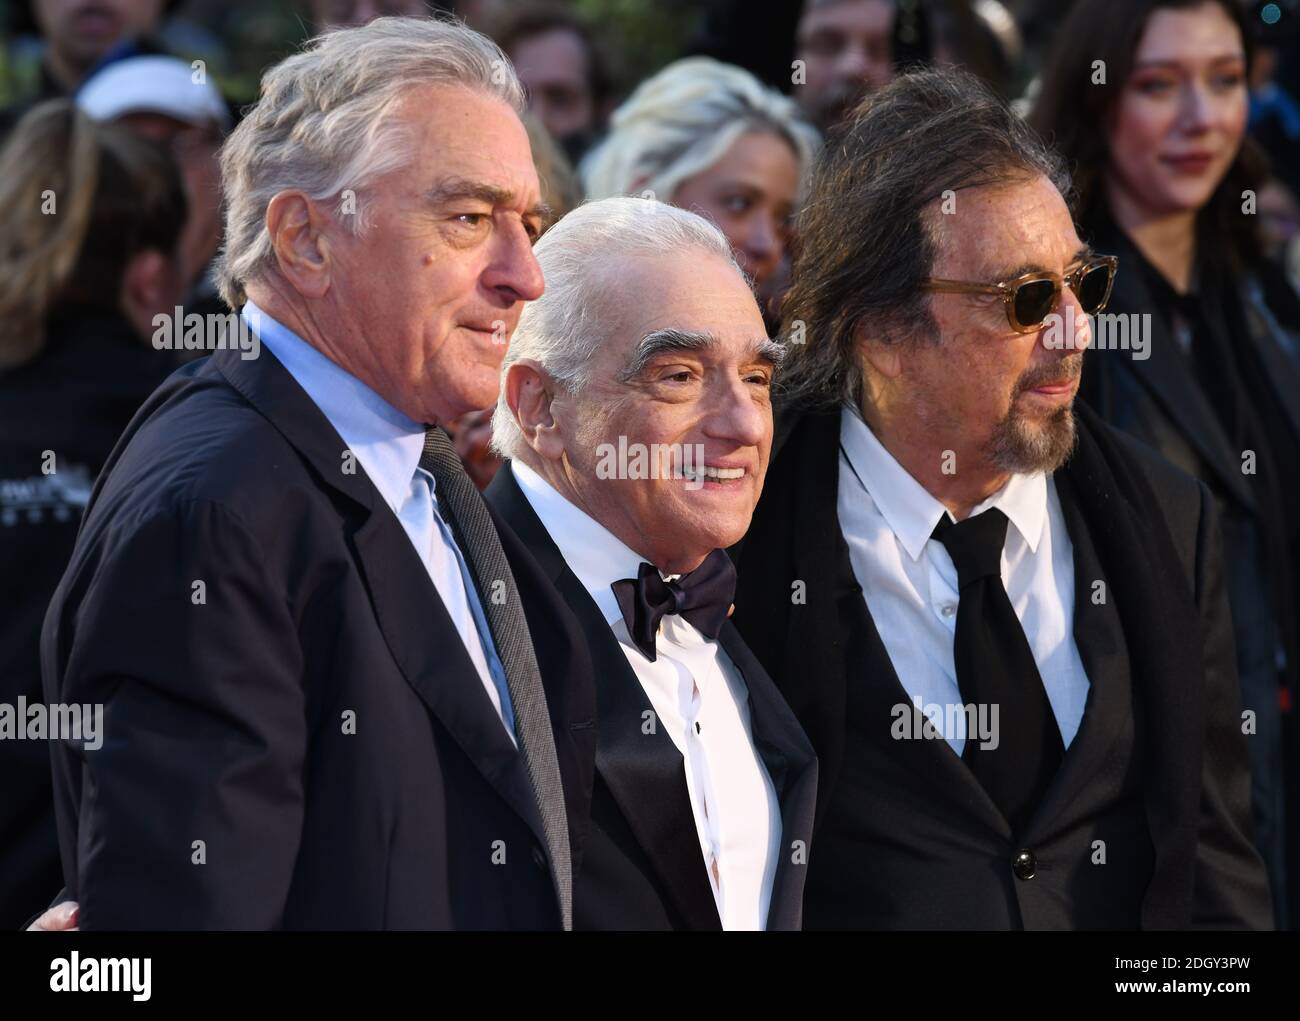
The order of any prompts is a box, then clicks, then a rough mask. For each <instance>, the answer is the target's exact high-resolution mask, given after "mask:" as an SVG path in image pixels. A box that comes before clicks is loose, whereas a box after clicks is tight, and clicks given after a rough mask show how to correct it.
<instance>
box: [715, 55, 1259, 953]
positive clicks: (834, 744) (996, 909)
mask: <svg viewBox="0 0 1300 1021" xmlns="http://www.w3.org/2000/svg"><path fill="white" fill-rule="evenodd" d="M1067 190H1068V181H1067V180H1066V176H1065V174H1064V172H1063V171H1062V169H1061V168H1060V166H1059V163H1058V161H1057V160H1056V158H1055V157H1054V156H1053V154H1051V153H1050V152H1049V151H1048V150H1047V149H1045V148H1044V147H1043V146H1042V145H1041V143H1039V142H1038V141H1037V139H1035V138H1034V137H1033V136H1032V135H1031V133H1030V132H1029V131H1028V129H1027V128H1026V127H1025V126H1024V125H1023V124H1022V123H1021V122H1020V121H1019V120H1018V119H1017V118H1016V117H1015V116H1014V115H1013V114H1012V113H1011V112H1010V111H1009V110H1007V108H1006V107H1005V106H1004V105H1003V104H1002V103H1001V102H1000V101H998V100H997V99H995V98H994V97H993V96H991V95H990V94H989V93H988V92H987V91H986V90H985V89H984V88H983V87H982V86H981V85H979V84H978V83H977V82H976V81H975V79H973V78H971V77H970V76H968V75H966V74H964V73H961V72H953V71H929V72H923V73H920V74H915V75H908V76H904V77H903V78H901V79H899V80H898V81H896V82H895V83H893V84H892V85H890V86H889V87H887V88H886V89H884V90H882V91H881V92H879V93H877V94H875V95H874V96H873V97H871V99H869V100H868V101H866V102H865V103H864V104H863V105H862V106H860V107H859V109H858V111H857V113H856V115H855V117H854V119H853V121H852V123H851V124H850V125H849V126H848V127H847V129H846V132H845V134H844V135H843V137H842V139H841V140H840V142H839V144H837V145H836V146H833V147H830V148H829V149H828V150H827V152H826V153H825V154H824V156H823V160H822V163H821V164H820V166H819V167H818V169H817V172H816V175H815V178H814V183H813V187H812V193H811V195H810V197H809V201H808V206H807V210H806V213H805V215H804V218H803V220H802V222H801V225H800V232H801V240H802V247H801V254H800V256H799V258H798V261H797V262H796V265H795V269H794V285H793V287H792V289H791V291H790V293H789V295H788V297H787V299H786V302H785V305H784V309H783V314H784V317H785V319H784V323H783V333H784V339H785V340H786V342H787V344H788V346H789V353H788V358H787V361H786V365H785V367H784V368H783V373H784V375H785V387H786V388H787V396H786V400H785V411H784V414H783V415H782V416H781V419H780V421H779V423H778V427H777V437H776V441H775V443H774V446H773V454H772V464H771V468H770V469H769V473H768V482H767V486H766V487H765V489H764V492H763V496H762V499H761V500H760V502H759V506H758V509H757V512H756V514H755V516H754V519H753V525H752V527H751V529H750V532H749V533H748V535H747V536H746V538H745V540H744V544H743V547H742V548H741V549H740V550H739V551H738V553H737V558H738V563H739V577H740V583H739V587H738V590H737V594H736V615H735V621H736V623H737V626H738V627H739V628H740V630H741V632H742V633H743V634H744V635H745V637H746V639H747V640H748V642H749V644H750V646H751V648H752V649H753V650H754V651H755V653H756V654H757V655H758V657H759V659H760V660H761V661H762V662H763V663H764V665H765V666H766V667H767V669H768V671H769V672H770V673H771V674H772V675H773V677H774V678H775V679H776V680H777V682H778V684H780V685H781V686H782V687H783V690H784V692H785V694H786V697H787V699H788V701H789V702H790V704H791V706H792V707H793V708H794V710H795V712H796V714H797V715H798V716H799V717H800V722H801V723H802V724H803V726H804V729H805V730H806V731H807V733H808V735H809V737H810V738H811V740H812V742H813V745H814V747H815V749H816V751H817V755H818V758H819V761H820V776H821V783H820V784H819V791H818V808H817V829H816V831H815V836H814V845H813V846H814V847H815V848H816V851H815V853H814V855H813V857H812V859H811V861H810V863H809V873H808V876H807V882H806V887H805V910H804V923H805V926H806V927H809V928H819V927H822V928H824V927H852V928H912V929H916V928H922V929H948V928H960V929H986V930H987V929H1012V928H1032V929H1038V928H1052V929H1066V928H1110V929H1119V928H1188V927H1193V926H1212V927H1241V928H1267V927H1270V926H1271V925H1272V916H1271V909H1270V905H1269V897H1268V890H1267V883H1266V879H1265V876H1264V872H1263V867H1262V864H1261V862H1260V860H1259V858H1258V856H1257V854H1256V852H1255V850H1254V847H1253V844H1252V839H1251V832H1250V826H1251V823H1250V812H1249V808H1250V805H1249V798H1250V790H1249V776H1248V772H1247V764H1246V746H1245V740H1247V739H1248V738H1244V737H1243V719H1242V716H1241V712H1240V706H1239V696H1238V690H1237V678H1236V674H1235V667H1234V660H1233V653H1232V641H1231V633H1230V627H1229V619H1228V608H1227V603H1226V601H1225V596H1224V588H1223V577H1222V558H1221V554H1220V547H1219V542H1220V540H1219V536H1218V522H1217V518H1216V512H1215V509H1214V504H1213V501H1212V499H1211V498H1210V496H1209V494H1208V492H1207V491H1206V490H1205V488H1204V487H1203V486H1202V485H1200V484H1199V483H1197V482H1195V481H1194V480H1192V479H1191V478H1189V477H1187V476H1185V475H1183V474H1182V473H1180V472H1179V471H1177V470H1176V469H1174V468H1172V467H1171V466H1170V465H1168V464H1167V463H1165V462H1164V461H1162V460H1160V459H1159V458H1158V457H1157V456H1156V455H1155V454H1154V453H1153V452H1151V451H1150V450H1148V449H1147V448H1144V447H1141V446H1139V445H1138V444H1136V443H1134V442H1132V441H1131V440H1128V439H1125V438H1123V437H1121V435H1120V434H1119V433H1117V432H1114V431H1112V430H1111V429H1110V428H1109V427H1107V426H1105V425H1104V424H1102V423H1100V422H1099V420H1097V419H1096V418H1095V416H1093V415H1092V414H1091V413H1089V412H1087V411H1086V410H1085V409H1084V408H1083V407H1082V406H1078V407H1076V406H1075V404H1074V395H1075V391H1076V389H1077V387H1078V381H1079V374H1080V369H1081V367H1082V362H1083V358H1084V357H1085V354H1084V349H1085V348H1086V347H1087V346H1088V344H1089V343H1090V340H1091V335H1090V327H1089V320H1088V318H1087V316H1088V314H1091V313H1095V312H1098V311H1101V310H1102V309H1103V308H1104V307H1105V302H1106V299H1107V297H1108V295H1109V291H1110V286H1111V282H1112V279H1113V277H1114V274H1115V272H1116V263H1115V260H1114V259H1109V258H1104V257H1098V256H1096V255H1094V254H1093V253H1092V252H1091V251H1090V250H1089V249H1088V247H1087V246H1086V245H1084V244H1083V243H1082V242H1081V240H1080V239H1079V237H1078V235H1077V233H1076V231H1075V228H1074V225H1073V223H1072V220H1071V216H1070V212H1069V210H1068V208H1067V206H1066V203H1065V200H1064V199H1063V197H1062V195H1063V193H1065V192H1066V191H1067ZM1063 321H1065V322H1074V323H1076V324H1078V329H1077V332H1075V333H1074V334H1073V335H1072V336H1071V337H1069V338H1068V342H1066V343H1061V342H1060V339H1061V338H1060V324H1061V322H1063ZM1053 338H1055V341H1054V339H1053ZM1247 722H1248V721H1247ZM1246 729H1248V727H1247V728H1246Z"/></svg>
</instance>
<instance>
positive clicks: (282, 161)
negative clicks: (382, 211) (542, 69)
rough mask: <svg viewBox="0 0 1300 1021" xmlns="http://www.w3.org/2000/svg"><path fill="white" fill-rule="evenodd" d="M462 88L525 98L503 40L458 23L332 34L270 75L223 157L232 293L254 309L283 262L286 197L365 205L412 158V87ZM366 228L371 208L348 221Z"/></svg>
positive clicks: (233, 302) (374, 26)
mask: <svg viewBox="0 0 1300 1021" xmlns="http://www.w3.org/2000/svg"><path fill="white" fill-rule="evenodd" d="M439 84H446V85H459V86H463V87H466V88H469V89H472V90H475V91H478V92H482V93H485V94H487V95H489V96H494V97H496V98H498V99H500V100H502V101H503V102H505V103H506V104H507V105H509V106H510V107H511V108H512V109H514V110H515V111H516V112H521V111H522V110H523V109H524V91H523V87H522V86H521V85H520V83H519V79H518V78H517V77H516V75H515V71H514V68H513V67H512V66H511V65H510V61H509V60H508V59H506V56H505V54H504V53H502V52H501V50H500V48H499V47H498V46H497V45H496V43H494V42H492V40H490V39H488V38H487V37H486V36H484V35H480V34H479V33H478V32H475V31H472V30H471V29H469V28H466V27H465V26H464V25H462V24H460V23H459V22H456V21H451V20H445V19H437V18H377V19H375V20H374V21H372V22H370V23H369V24H367V25H363V26H361V27H359V28H346V29H339V30H336V31H331V32H325V33H323V34H322V35H318V36H316V37H315V38H314V39H311V40H309V41H308V42H307V43H306V45H305V47H304V48H303V50H302V51H301V52H299V53H295V54H294V55H292V56H290V57H287V58H285V59H284V60H282V61H280V63H278V64H276V65H275V66H274V67H272V68H271V69H270V70H268V71H267V72H266V73H265V74H264V75H263V76H262V89H261V96H260V98H259V100H258V102H257V104H256V105H255V106H254V107H252V108H251V109H250V110H249V112H248V114H247V116H246V117H245V118H244V119H243V120H242V121H241V122H240V124H239V125H238V127H236V128H235V130H234V131H232V132H231V134H230V137H229V138H228V139H227V140H226V143H225V145H224V146H223V147H222V150H221V186H222V192H223V196H224V201H225V209H226V230H225V244H224V245H223V247H222V250H221V255H220V258H219V261H218V266H217V278H218V282H219V284H220V287H221V296H222V298H224V299H225V301H226V303H227V304H229V305H230V306H231V307H232V308H238V307H239V306H240V305H242V304H243V303H244V300H245V297H246V296H245V293H244V284H245V283H246V282H248V281H249V280H253V279H256V278H257V277H258V276H260V275H261V274H262V273H264V272H265V270H266V269H267V267H268V266H269V265H270V263H271V260H272V251H271V239H270V236H269V235H268V234H267V232H266V227H265V219H266V209H267V206H268V205H269V203H270V201H271V199H272V198H274V197H275V195H276V194H277V193H279V192H281V191H285V190H288V189H298V190H301V191H302V192H303V193H304V194H306V195H308V196H309V197H311V198H312V199H314V200H316V201H320V202H324V201H327V200H331V199H335V198H337V197H339V196H340V195H342V194H343V192H344V191H351V192H352V194H353V197H355V196H356V195H357V194H358V193H360V192H361V191H362V190H364V189H365V188H366V187H367V186H368V185H369V184H371V183H372V182H373V181H375V180H376V179H377V178H379V177H381V176H383V175H384V174H388V173H391V172H392V171H394V170H397V169H399V168H401V167H402V166H404V165H405V163H406V161H407V160H408V159H409V156H410V152H411V146H410V145H409V136H408V128H409V126H408V125H406V124H405V123H403V121H402V120H401V119H400V118H397V117H395V116H393V113H394V110H395V108H396V107H397V106H398V104H399V103H400V102H401V100H402V99H403V97H404V95H405V94H406V93H407V92H408V91H409V90H410V89H412V88H418V87H421V86H427V85H439ZM343 219H344V221H345V222H346V224H347V225H348V227H349V229H350V230H351V231H352V232H353V233H354V234H360V233H361V231H363V230H364V229H365V226H366V224H365V217H364V207H363V206H362V205H361V204H360V203H359V202H358V204H357V211H356V214H355V215H349V216H346V217H343Z"/></svg>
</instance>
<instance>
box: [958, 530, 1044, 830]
mask: <svg viewBox="0 0 1300 1021" xmlns="http://www.w3.org/2000/svg"><path fill="white" fill-rule="evenodd" d="M933 537H934V538H935V539H938V540H939V541H940V542H941V543H943V544H944V546H945V547H946V548H947V550H948V553H949V555H950V556H951V557H952V562H953V565H954V566H955V567H956V568H957V586H958V592H959V595H960V601H959V602H958V604H957V633H956V636H955V637H954V640H953V658H954V659H955V660H956V663H957V686H958V687H959V688H960V689H961V697H962V700H963V701H964V702H965V703H966V704H967V705H974V706H975V707H976V708H977V711H978V709H979V707H981V706H993V705H996V706H997V707H998V718H997V719H998V726H997V730H996V736H997V747H996V748H981V747H980V743H981V742H980V740H979V739H978V737H977V735H975V734H969V733H968V734H967V735H966V746H965V750H964V752H963V753H962V759H963V760H964V761H965V762H966V764H967V765H968V766H969V767H970V770H971V772H972V773H974V774H975V777H976V779H978V780H979V782H980V783H981V784H982V785H983V787H984V789H985V790H986V791H988V793H989V797H991V798H992V799H993V802H994V804H996V805H997V806H998V808H999V809H1000V810H1001V811H1002V814H1003V815H1004V816H1005V817H1006V819H1007V821H1008V822H1009V823H1011V827H1012V829H1013V830H1015V831H1016V833H1020V832H1021V831H1022V830H1023V829H1024V827H1025V824H1026V823H1028V822H1029V818H1030V816H1031V815H1032V814H1033V811H1034V809H1035V808H1036V807H1037V806H1038V802H1039V801H1040V800H1041V798H1042V796H1043V794H1044V792H1045V791H1046V790H1047V787H1048V784H1050V783H1051V781H1052V777H1053V776H1054V775H1055V774H1056V770H1057V768H1058V767H1059V766H1060V764H1061V758H1062V756H1063V755H1064V751H1065V749H1064V745H1063V744H1062V743H1061V731H1060V728H1059V727H1058V726H1057V725H1056V718H1055V717H1054V716H1053V715H1052V707H1051V704H1050V703H1049V702H1048V701H1047V692H1046V691H1044V690H1043V678H1042V676H1041V675H1040V674H1039V673H1038V664H1037V663H1035V662H1034V654H1033V652H1032V651H1031V650H1030V648H1029V641H1028V639H1026V638H1025V632H1024V628H1022V627H1021V626H1020V618H1018V617H1017V616H1016V611H1015V609H1014V608H1013V607H1012V605H1011V600H1010V599H1008V598H1007V590H1006V589H1005V588H1004V587H1003V585H1002V546H1003V544H1004V543H1005V542H1006V538H1007V516H1006V515H1005V514H1003V513H1002V512H1001V511H1000V510H998V509H997V508H990V509H989V510H986V511H984V512H983V513H981V514H976V515H975V516H974V517H970V518H967V519H966V520H965V521H959V522H956V523H954V522H953V521H952V519H951V518H949V517H948V515H947V514H944V516H943V517H942V518H941V519H940V521H939V524H938V525H937V526H936V527H935V530H934V536H933ZM989 718H990V719H992V717H991V716H990V717H989ZM990 743H991V742H990Z"/></svg>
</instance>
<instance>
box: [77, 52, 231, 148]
mask: <svg viewBox="0 0 1300 1021" xmlns="http://www.w3.org/2000/svg"><path fill="white" fill-rule="evenodd" d="M193 76H194V71H193V69H192V68H191V67H190V65H189V64H187V63H185V61H183V60H178V59H177V58H176V57H163V56H148V57H128V58H126V59H125V60H119V61H116V62H114V63H112V64H109V65H108V67H106V68H104V69H103V70H102V71H99V72H97V73H96V74H95V75H94V76H93V77H91V78H90V79H89V80H88V81H87V82H86V83H85V84H84V85H82V87H81V89H80V90H79V91H78V92H77V106H78V107H79V108H80V109H81V111H82V112H83V113H85V114H86V115H87V116H89V117H93V118H94V119H95V120H98V121H111V120H115V119H116V118H118V117H122V116H124V115H126V114H129V113H160V114H165V115H166V116H168V117H174V118H175V119H176V120H178V121H182V122H184V123H186V124H193V125H196V126H199V125H206V124H212V123H215V124H217V125H219V126H220V127H221V129H222V130H226V129H228V128H229V127H230V110H229V108H228V107H227V106H226V103H225V100H223V99H222V98H221V93H220V92H218V91H217V89H216V87H215V86H214V85H212V83H211V82H209V81H207V80H206V78H204V80H203V81H202V82H201V83H196V82H195V81H194V77H193Z"/></svg>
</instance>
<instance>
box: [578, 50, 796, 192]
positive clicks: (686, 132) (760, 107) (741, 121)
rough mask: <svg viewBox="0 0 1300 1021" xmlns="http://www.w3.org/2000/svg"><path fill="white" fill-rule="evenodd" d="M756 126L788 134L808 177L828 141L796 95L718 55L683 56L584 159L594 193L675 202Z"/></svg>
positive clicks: (645, 86)
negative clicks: (785, 93)
mask: <svg viewBox="0 0 1300 1021" xmlns="http://www.w3.org/2000/svg"><path fill="white" fill-rule="evenodd" d="M753 131H767V132H771V133H773V134H776V135H778V136H779V137H781V138H783V139H784V140H785V141H786V143H787V144H789V146H790V147H791V149H793V150H794V153H795V156H796V157H797V158H798V160H799V167H800V176H801V177H804V176H806V175H807V173H808V171H809V169H810V167H811V165H812V161H813V158H814V156H815V155H816V153H817V149H818V147H819V146H820V144H821V140H820V136H819V135H818V134H817V129H816V128H814V127H813V126H812V125H811V124H809V123H808V122H807V121H805V120H804V119H803V116H802V114H801V113H800V112H799V108H798V106H797V105H796V104H795V102H794V101H793V100H792V99H790V98H789V97H788V96H783V95H781V93H779V92H777V91H776V90H775V89H770V88H768V87H767V86H765V85H764V84H763V83H762V82H760V81H759V80H758V79H757V78H755V77H754V76H753V75H752V74H750V73H749V72H748V71H745V70H742V69H741V68H739V67H733V66H732V65H730V64H723V63H720V62H719V61H716V60H713V59H712V58H710V57H688V58H686V59H685V60H679V61H677V62H675V63H672V64H669V65H668V66H667V67H666V68H664V69H663V70H662V71H660V72H659V73H658V74H656V75H655V76H654V77H652V78H648V79H647V80H646V81H644V82H642V83H641V85H640V86H638V87H637V89H636V91H635V92H633V93H632V95H631V96H630V97H628V99H627V101H626V102H624V103H623V105H622V106H620V107H619V108H618V109H617V110H615V111H614V114H613V116H612V117H611V118H610V131H609V135H608V136H607V137H606V139H605V140H604V141H603V142H602V143H601V144H600V145H599V146H598V147H597V148H596V149H594V150H593V151H592V152H591V153H589V154H588V155H587V157H586V159H584V160H583V162H582V167H581V174H582V180H583V185H584V187H585V188H586V191H587V197H588V198H590V199H601V198H605V197H607V196H609V195H630V194H632V193H634V192H635V193H638V194H640V193H644V192H647V191H648V192H650V193H651V194H650V195H649V196H647V197H651V198H658V199H662V200H663V201H665V202H671V201H672V198H673V194H674V193H675V192H676V191H677V188H678V187H679V186H680V185H681V184H682V182H684V181H685V180H687V178H690V177H693V176H695V175H696V174H698V173H701V172H702V171H704V170H707V169H708V168H709V167H711V166H713V165H714V164H715V163H717V162H718V161H719V160H720V159H722V157H723V156H725V155H726V153H727V150H728V149H730V148H731V147H732V145H734V144H735V142H736V140H737V139H738V138H740V137H741V136H742V135H745V134H748V133H750V132H753Z"/></svg>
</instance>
